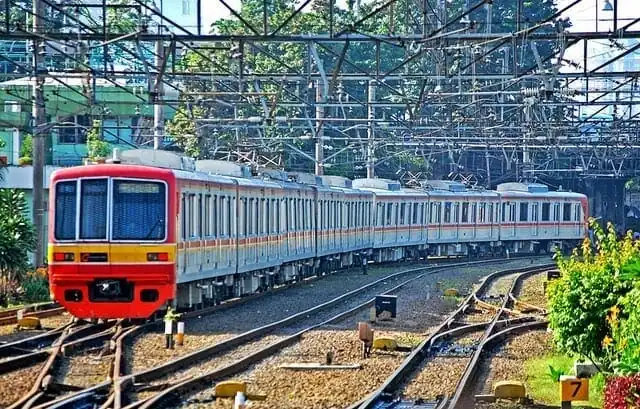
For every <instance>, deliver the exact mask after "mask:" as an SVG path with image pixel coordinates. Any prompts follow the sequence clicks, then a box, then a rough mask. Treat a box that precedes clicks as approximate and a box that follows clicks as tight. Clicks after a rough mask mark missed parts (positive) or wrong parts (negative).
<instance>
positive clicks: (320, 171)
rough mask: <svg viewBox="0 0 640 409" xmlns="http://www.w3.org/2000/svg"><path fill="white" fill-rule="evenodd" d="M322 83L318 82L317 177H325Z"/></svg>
mask: <svg viewBox="0 0 640 409" xmlns="http://www.w3.org/2000/svg"><path fill="white" fill-rule="evenodd" d="M322 94H323V85H322V81H321V80H318V81H316V175H324V167H323V163H322V162H323V161H324V148H323V145H324V127H323V126H322V118H323V117H324V107H323V106H321V105H319V104H321V103H322V102H324V98H323V97H322Z"/></svg>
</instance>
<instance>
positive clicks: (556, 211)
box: [553, 203, 560, 237]
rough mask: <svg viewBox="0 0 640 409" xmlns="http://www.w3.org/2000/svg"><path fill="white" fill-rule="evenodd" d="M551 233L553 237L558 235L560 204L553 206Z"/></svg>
mask: <svg viewBox="0 0 640 409" xmlns="http://www.w3.org/2000/svg"><path fill="white" fill-rule="evenodd" d="M553 233H554V236H555V237H558V235H559V234H560V203H554V204H553Z"/></svg>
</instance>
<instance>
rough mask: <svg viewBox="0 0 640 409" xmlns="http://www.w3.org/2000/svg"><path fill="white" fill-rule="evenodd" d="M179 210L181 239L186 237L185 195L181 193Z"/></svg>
mask: <svg viewBox="0 0 640 409" xmlns="http://www.w3.org/2000/svg"><path fill="white" fill-rule="evenodd" d="M180 210H181V211H182V219H181V221H180V224H181V226H180V227H181V228H182V240H186V239H187V220H188V219H187V195H185V194H184V193H183V194H182V203H181V204H180Z"/></svg>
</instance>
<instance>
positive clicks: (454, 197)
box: [425, 180, 500, 256]
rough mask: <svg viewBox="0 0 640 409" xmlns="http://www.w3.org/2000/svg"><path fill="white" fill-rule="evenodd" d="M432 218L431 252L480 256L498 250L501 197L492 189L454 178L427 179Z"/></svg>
mask: <svg viewBox="0 0 640 409" xmlns="http://www.w3.org/2000/svg"><path fill="white" fill-rule="evenodd" d="M425 187H426V188H427V193H428V194H429V207H430V211H431V215H430V216H431V217H430V220H429V225H428V239H429V253H430V254H432V255H436V256H443V255H470V254H473V255H480V254H491V253H494V252H496V250H497V249H498V247H499V241H500V224H499V222H498V219H497V217H496V214H497V211H498V207H499V202H500V196H499V195H498V194H497V193H496V192H493V191H489V190H483V189H467V188H466V187H465V186H464V185H463V184H462V183H459V182H454V181H440V180H435V181H427V182H425Z"/></svg>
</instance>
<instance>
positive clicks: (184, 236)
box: [180, 193, 190, 273]
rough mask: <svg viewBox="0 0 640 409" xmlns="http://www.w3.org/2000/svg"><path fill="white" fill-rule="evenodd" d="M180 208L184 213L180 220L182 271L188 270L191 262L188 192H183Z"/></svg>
mask: <svg viewBox="0 0 640 409" xmlns="http://www.w3.org/2000/svg"><path fill="white" fill-rule="evenodd" d="M180 209H181V213H182V215H181V216H182V218H181V220H180V226H181V230H182V231H181V234H180V239H181V240H182V254H181V260H180V264H182V272H183V273H186V272H187V265H188V264H189V263H188V261H189V256H188V255H189V251H188V247H189V237H190V233H189V195H188V194H187V193H183V194H182V199H181V202H180Z"/></svg>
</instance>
